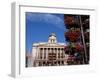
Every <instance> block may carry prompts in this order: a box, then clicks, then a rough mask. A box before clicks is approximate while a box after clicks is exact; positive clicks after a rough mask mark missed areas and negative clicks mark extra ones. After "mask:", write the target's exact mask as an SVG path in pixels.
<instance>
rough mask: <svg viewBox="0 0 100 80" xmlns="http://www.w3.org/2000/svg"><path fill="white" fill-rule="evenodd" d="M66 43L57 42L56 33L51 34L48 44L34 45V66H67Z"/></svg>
mask: <svg viewBox="0 0 100 80" xmlns="http://www.w3.org/2000/svg"><path fill="white" fill-rule="evenodd" d="M64 47H65V44H64V43H59V42H57V37H56V34H55V33H51V34H50V35H49V37H48V42H39V43H34V44H33V46H32V66H34V67H36V66H60V65H66V64H67V61H66V60H67V56H66V55H65V52H64Z"/></svg>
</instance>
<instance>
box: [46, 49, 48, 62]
mask: <svg viewBox="0 0 100 80" xmlns="http://www.w3.org/2000/svg"><path fill="white" fill-rule="evenodd" d="M46 60H48V48H46Z"/></svg>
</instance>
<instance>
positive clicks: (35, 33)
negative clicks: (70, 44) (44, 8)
mask: <svg viewBox="0 0 100 80" xmlns="http://www.w3.org/2000/svg"><path fill="white" fill-rule="evenodd" d="M25 15H26V51H27V52H28V53H31V49H32V44H33V43H35V42H47V41H48V37H49V35H50V34H51V33H52V32H54V33H55V34H56V36H57V40H58V42H64V43H65V38H64V32H65V26H64V15H63V14H50V13H32V12H26V14H25Z"/></svg>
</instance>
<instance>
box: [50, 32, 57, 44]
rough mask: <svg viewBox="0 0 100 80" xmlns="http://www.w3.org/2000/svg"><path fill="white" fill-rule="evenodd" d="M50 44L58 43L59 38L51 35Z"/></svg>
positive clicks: (53, 34)
mask: <svg viewBox="0 0 100 80" xmlns="http://www.w3.org/2000/svg"><path fill="white" fill-rule="evenodd" d="M48 42H49V43H57V38H56V34H55V33H51V34H50V35H49V38H48Z"/></svg>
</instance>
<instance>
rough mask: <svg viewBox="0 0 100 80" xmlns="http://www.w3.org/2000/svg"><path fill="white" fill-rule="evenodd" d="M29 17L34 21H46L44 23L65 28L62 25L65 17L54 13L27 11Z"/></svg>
mask: <svg viewBox="0 0 100 80" xmlns="http://www.w3.org/2000/svg"><path fill="white" fill-rule="evenodd" d="M27 19H28V20H30V21H34V22H44V23H48V24H52V25H54V26H55V27H58V28H60V29H63V30H64V27H62V26H63V25H64V21H63V19H62V18H60V17H58V16H56V15H53V14H49V13H44V14H43V13H31V12H29V13H27Z"/></svg>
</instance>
